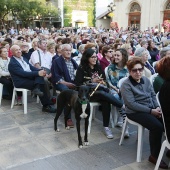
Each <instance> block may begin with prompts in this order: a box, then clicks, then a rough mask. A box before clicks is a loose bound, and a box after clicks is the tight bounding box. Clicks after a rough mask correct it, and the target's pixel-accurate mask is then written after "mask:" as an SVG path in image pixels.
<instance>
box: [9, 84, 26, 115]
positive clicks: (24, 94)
mask: <svg viewBox="0 0 170 170" xmlns="http://www.w3.org/2000/svg"><path fill="white" fill-rule="evenodd" d="M17 91H21V92H22V102H23V105H24V114H27V92H28V91H29V90H27V89H23V88H16V87H14V89H13V96H12V103H11V109H12V108H13V107H14V102H15V97H16V92H17Z"/></svg>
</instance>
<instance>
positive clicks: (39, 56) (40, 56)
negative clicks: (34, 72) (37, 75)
mask: <svg viewBox="0 0 170 170" xmlns="http://www.w3.org/2000/svg"><path fill="white" fill-rule="evenodd" d="M37 52H38V55H39V62H40V67H41V55H40V51H39V50H37Z"/></svg>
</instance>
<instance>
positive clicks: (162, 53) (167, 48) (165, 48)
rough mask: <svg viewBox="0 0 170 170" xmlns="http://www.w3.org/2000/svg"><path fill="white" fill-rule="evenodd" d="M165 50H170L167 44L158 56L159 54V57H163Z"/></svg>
mask: <svg viewBox="0 0 170 170" xmlns="http://www.w3.org/2000/svg"><path fill="white" fill-rule="evenodd" d="M167 51H170V47H169V46H167V47H164V48H163V49H162V50H161V51H160V56H161V58H163V57H165V56H166V53H167Z"/></svg>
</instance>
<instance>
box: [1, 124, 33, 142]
mask: <svg viewBox="0 0 170 170" xmlns="http://www.w3.org/2000/svg"><path fill="white" fill-rule="evenodd" d="M30 138H31V135H30V134H29V133H27V132H26V131H25V130H24V129H23V128H21V127H18V126H16V127H11V128H6V129H1V130H0V145H4V144H9V143H13V142H16V143H17V142H18V141H19V142H23V141H25V140H29V139H30Z"/></svg>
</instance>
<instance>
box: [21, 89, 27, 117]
mask: <svg viewBox="0 0 170 170" xmlns="http://www.w3.org/2000/svg"><path fill="white" fill-rule="evenodd" d="M22 95H23V103H24V114H27V90H23V93H22Z"/></svg>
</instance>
